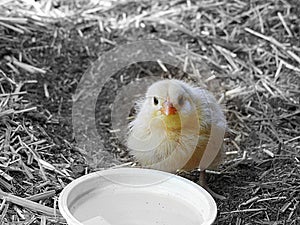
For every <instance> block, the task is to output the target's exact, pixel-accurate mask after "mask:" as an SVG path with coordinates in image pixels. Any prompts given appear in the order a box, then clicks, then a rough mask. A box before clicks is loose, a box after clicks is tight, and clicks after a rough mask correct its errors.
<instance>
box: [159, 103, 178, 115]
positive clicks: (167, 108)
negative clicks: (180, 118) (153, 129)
mask: <svg viewBox="0 0 300 225" xmlns="http://www.w3.org/2000/svg"><path fill="white" fill-rule="evenodd" d="M160 111H161V113H162V114H163V115H166V116H168V115H174V114H176V113H177V109H176V108H175V107H174V106H173V104H172V103H171V102H170V101H169V100H167V101H165V102H164V103H163V104H162V108H161V109H160Z"/></svg>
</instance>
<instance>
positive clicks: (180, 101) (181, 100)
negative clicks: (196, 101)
mask: <svg viewBox="0 0 300 225" xmlns="http://www.w3.org/2000/svg"><path fill="white" fill-rule="evenodd" d="M183 103H184V98H183V97H182V96H180V97H179V98H178V105H180V106H182V105H183Z"/></svg>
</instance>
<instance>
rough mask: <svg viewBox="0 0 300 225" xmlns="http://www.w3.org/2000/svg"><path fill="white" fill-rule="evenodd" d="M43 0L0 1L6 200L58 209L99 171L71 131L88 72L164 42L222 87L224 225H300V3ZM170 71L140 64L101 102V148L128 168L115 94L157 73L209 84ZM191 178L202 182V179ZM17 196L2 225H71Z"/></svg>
mask: <svg viewBox="0 0 300 225" xmlns="http://www.w3.org/2000/svg"><path fill="white" fill-rule="evenodd" d="M35 2H36V3H35V4H36V5H34V4H32V5H30V4H29V3H25V2H19V1H7V2H6V3H5V2H4V3H0V169H1V170H0V190H1V191H2V192H5V193H10V194H12V195H13V196H19V197H20V199H21V200H22V199H26V198H27V199H29V200H30V199H31V200H32V201H35V202H38V203H40V204H42V205H45V206H48V207H52V208H53V207H57V198H58V196H59V194H60V192H61V190H62V189H63V188H64V187H65V186H66V185H67V184H68V183H69V182H71V181H72V180H73V179H75V178H78V177H80V176H82V175H84V174H86V173H89V172H91V171H93V168H91V167H90V166H89V161H88V160H86V158H85V157H84V155H83V153H82V150H81V149H79V148H78V146H77V145H76V139H75V138H74V133H73V126H72V105H73V100H72V99H73V97H74V93H75V91H76V88H77V85H78V83H79V82H80V79H81V78H82V76H83V74H84V73H85V71H86V70H87V69H88V68H89V67H90V65H91V64H92V63H93V62H94V61H95V60H96V59H97V58H98V57H99V56H101V55H103V54H105V53H106V52H108V51H110V50H112V49H114V48H117V47H118V46H120V45H123V44H126V43H132V42H134V41H137V40H146V39H160V40H165V41H168V42H170V43H173V44H177V45H179V46H182V47H184V48H187V49H189V50H190V51H192V52H195V54H197V56H198V57H199V59H201V60H202V61H203V63H204V64H205V65H206V68H205V69H206V70H208V71H210V72H211V74H215V76H214V77H213V78H212V79H213V80H215V81H216V82H217V84H218V87H217V89H216V90H217V92H216V90H212V91H214V93H215V95H216V96H217V97H218V99H221V98H222V104H223V105H224V109H225V113H226V117H227V120H228V127H229V129H228V133H227V134H226V137H225V144H226V151H227V158H226V161H225V162H224V164H223V165H222V166H221V168H220V169H219V170H218V171H217V172H216V173H209V174H208V183H209V186H210V187H211V188H212V189H213V190H215V191H216V192H218V193H220V194H223V195H225V196H226V197H227V199H226V200H223V201H221V200H217V206H218V210H219V211H218V216H217V219H216V221H215V224H237V225H238V224H266V225H271V224H272V225H275V224H276V225H280V224H293V225H296V224H300V206H299V201H300V197H299V196H300V194H299V192H300V136H299V135H300V58H299V57H300V39H299V37H300V18H299V15H300V12H299V9H300V2H298V1H295V0H275V1H272V0H266V1H263V2H262V1H256V0H252V1H239V0H228V1H227V0H201V1H192V0H191V1H190V0H187V1H175V0H174V1H129V0H126V1H125V0H124V1H103V2H102V4H100V5H99V4H98V5H95V4H96V2H97V1H74V3H72V4H70V3H66V2H64V1H59V0H58V1H49V2H51V4H50V3H48V4H46V2H47V1H35ZM12 18H16V19H15V20H14V19H12ZM22 19H23V20H22ZM22 63H23V64H22ZM168 69H169V71H168V72H165V71H163V70H162V68H161V67H160V66H159V65H157V64H155V63H154V64H153V63H141V64H136V65H133V66H132V67H131V68H125V69H124V71H121V72H120V73H117V74H115V75H114V76H113V77H112V79H111V80H110V81H109V82H107V83H106V85H105V87H104V88H103V90H102V91H101V92H100V94H99V97H98V101H97V109H98V111H97V113H96V117H97V128H98V132H99V135H100V136H101V139H102V140H103V146H102V148H104V150H107V149H109V151H108V152H109V153H110V154H111V155H113V156H114V157H116V158H117V159H118V160H121V161H122V163H125V162H129V161H132V160H133V159H132V158H131V157H130V156H128V153H127V151H126V147H125V146H124V145H123V144H122V143H119V142H118V141H117V139H116V138H115V134H114V133H113V132H111V130H112V126H111V118H110V117H109V116H107V115H110V113H111V104H112V103H113V101H114V97H115V95H114V93H116V90H117V89H118V88H120V87H122V85H124V84H126V83H130V82H131V81H133V80H135V79H136V78H137V77H142V76H147V74H149V73H151V74H152V73H154V74H155V75H157V76H161V77H164V78H166V77H175V78H182V79H188V80H194V81H195V82H196V83H197V82H200V81H199V80H201V79H203V77H201V74H200V75H197V71H194V72H195V74H193V75H194V76H193V78H188V77H186V76H185V75H182V73H178V71H177V70H176V69H173V68H168ZM120 75H124V77H125V78H124V79H125V81H123V82H120ZM197 76H198V77H197ZM210 76H211V75H209V77H210ZM133 114H134V112H133ZM182 176H185V177H187V178H188V179H190V180H193V181H195V182H196V181H197V180H196V179H197V177H198V171H193V172H191V173H186V174H182ZM38 194H41V195H38ZM32 196H34V197H32ZM12 199H13V198H11V196H10V197H7V196H6V197H3V193H2V194H1V192H0V221H1V222H0V224H65V222H64V221H63V219H62V218H59V217H58V218H57V217H55V216H54V215H53V214H51V213H48V214H47V213H45V211H42V212H38V210H37V209H35V208H30V207H23V206H24V205H23V206H22V204H21V205H20V204H18V203H16V202H15V201H14V200H12Z"/></svg>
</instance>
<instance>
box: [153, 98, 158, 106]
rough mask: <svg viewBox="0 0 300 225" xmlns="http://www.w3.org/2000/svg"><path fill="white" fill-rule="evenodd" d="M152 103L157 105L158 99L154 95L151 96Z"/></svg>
mask: <svg viewBox="0 0 300 225" xmlns="http://www.w3.org/2000/svg"><path fill="white" fill-rule="evenodd" d="M153 104H154V105H158V99H157V98H156V97H153Z"/></svg>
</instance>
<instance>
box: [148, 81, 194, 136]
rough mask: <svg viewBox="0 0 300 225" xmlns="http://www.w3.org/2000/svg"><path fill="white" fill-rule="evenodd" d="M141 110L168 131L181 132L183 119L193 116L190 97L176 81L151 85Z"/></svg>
mask: <svg viewBox="0 0 300 225" xmlns="http://www.w3.org/2000/svg"><path fill="white" fill-rule="evenodd" d="M142 108H143V110H142V111H144V113H148V114H149V115H150V116H151V119H159V120H160V121H161V123H162V124H163V125H164V127H165V128H166V129H167V130H168V131H179V130H181V129H182V127H183V125H184V124H183V122H184V118H186V117H188V116H190V115H192V114H193V107H192V102H191V99H190V95H189V93H188V92H187V90H185V89H184V87H183V86H182V85H180V83H179V82H178V81H176V80H163V81H159V82H156V83H154V84H153V85H151V86H150V87H149V89H148V91H147V93H146V100H145V102H144V104H143V106H142Z"/></svg>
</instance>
